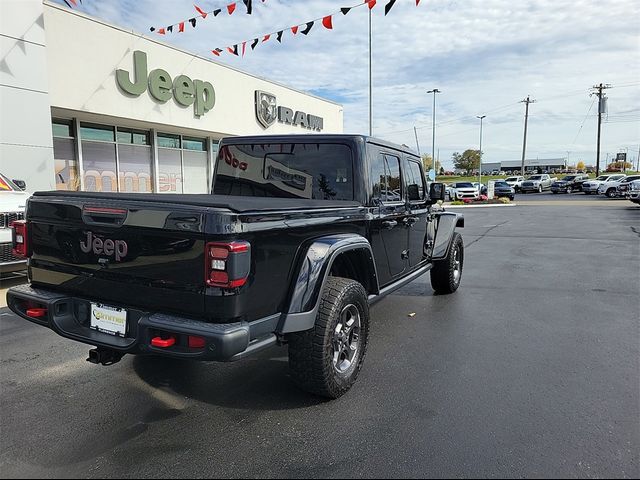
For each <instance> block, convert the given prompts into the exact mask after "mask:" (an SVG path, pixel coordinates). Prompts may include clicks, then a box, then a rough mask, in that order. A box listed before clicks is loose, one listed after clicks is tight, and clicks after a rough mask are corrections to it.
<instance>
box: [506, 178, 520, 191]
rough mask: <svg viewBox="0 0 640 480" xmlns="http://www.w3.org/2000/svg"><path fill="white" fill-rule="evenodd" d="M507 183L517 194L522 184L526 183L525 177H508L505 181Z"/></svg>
mask: <svg viewBox="0 0 640 480" xmlns="http://www.w3.org/2000/svg"><path fill="white" fill-rule="evenodd" d="M505 182H507V183H508V184H509V186H510V187H511V188H513V189H514V190H515V191H516V192H517V191H519V190H520V187H521V186H522V182H524V177H508V178H506V179H505Z"/></svg>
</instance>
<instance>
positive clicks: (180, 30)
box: [178, 22, 184, 32]
mask: <svg viewBox="0 0 640 480" xmlns="http://www.w3.org/2000/svg"><path fill="white" fill-rule="evenodd" d="M178 31H179V32H184V22H180V23H179V24H178Z"/></svg>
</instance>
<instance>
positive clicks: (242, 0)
mask: <svg viewBox="0 0 640 480" xmlns="http://www.w3.org/2000/svg"><path fill="white" fill-rule="evenodd" d="M70 1H72V2H73V1H74V0H70ZM266 1H267V0H261V2H262V3H264V2H266ZM238 4H241V5H244V6H245V7H246V8H247V14H248V15H251V14H252V13H253V4H252V0H239V1H237V2H231V3H229V4H227V5H226V6H225V7H224V10H226V11H227V12H228V13H229V15H232V14H233V12H234V11H235V9H236V7H237V5H238ZM193 7H194V8H195V9H196V12H198V15H197V16H198V17H202V18H203V19H204V18H207V15H211V14H213V16H214V17H217V16H218V15H219V14H220V12H222V10H223V8H216V9H214V10H211V11H210V12H205V11H204V10H203V9H202V8H200V7H199V6H198V5H195V4H194V5H193ZM186 22H189V23H191V25H192V26H193V27H194V28H195V26H196V19H195V18H189V19H184V20H181V21H179V22H176V23H174V24H172V25H168V26H164V27H160V28H158V27H150V28H149V30H150V31H151V32H158V33H160V34H161V35H163V34H164V33H163V32H166V31H169V32H170V31H172V30H173V27H176V26H179V25H181V24H184V23H186ZM161 30H162V32H161ZM179 31H180V32H182V31H184V30H179Z"/></svg>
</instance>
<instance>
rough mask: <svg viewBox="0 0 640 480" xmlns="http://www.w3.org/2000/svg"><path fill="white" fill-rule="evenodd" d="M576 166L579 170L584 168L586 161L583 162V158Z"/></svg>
mask: <svg viewBox="0 0 640 480" xmlns="http://www.w3.org/2000/svg"><path fill="white" fill-rule="evenodd" d="M576 168H577V169H578V170H584V162H583V161H582V160H580V161H579V162H578V165H577V166H576Z"/></svg>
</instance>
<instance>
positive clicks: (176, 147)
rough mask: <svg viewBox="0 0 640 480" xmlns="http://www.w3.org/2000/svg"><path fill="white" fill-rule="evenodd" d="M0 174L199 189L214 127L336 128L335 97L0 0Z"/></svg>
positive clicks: (75, 185)
mask: <svg viewBox="0 0 640 480" xmlns="http://www.w3.org/2000/svg"><path fill="white" fill-rule="evenodd" d="M0 9H1V11H0V59H1V60H0V172H2V173H4V174H5V175H6V176H8V177H9V178H16V179H22V180H25V181H26V182H27V188H28V190H30V191H36V190H51V189H61V190H88V191H121V192H160V193H163V192H166V193H172V192H173V193H205V192H207V191H208V187H209V184H210V181H211V177H212V174H213V162H214V160H215V155H216V153H217V143H218V142H219V140H220V139H221V138H222V137H225V136H235V135H261V134H278V133H300V134H302V133H342V130H343V109H342V106H340V105H339V104H336V103H333V102H331V101H328V100H324V99H321V98H318V97H316V96H313V95H310V94H307V93H304V92H300V91H296V90H294V89H291V88H288V87H286V86H283V85H280V84H278V83H275V82H272V81H269V80H266V79H263V78H259V77H256V76H253V75H250V74H247V73H243V72H240V71H238V70H236V69H233V68H230V67H228V66H225V65H222V64H219V63H216V62H215V61H212V60H209V59H206V58H202V57H199V56H194V55H193V54H191V53H188V52H185V51H183V50H180V49H177V48H175V47H172V46H169V45H167V44H163V43H160V42H158V41H156V40H154V39H150V38H147V37H145V36H143V35H141V34H137V33H135V32H130V31H126V30H123V29H121V28H119V27H116V26H113V25H109V24H107V23H104V22H102V21H100V20H97V19H95V18H92V17H89V16H87V15H84V14H82V13H79V12H77V11H73V10H70V9H67V8H65V7H63V6H61V5H58V4H55V3H49V2H46V1H45V2H44V3H43V2H42V1H39V0H5V1H4V2H2V3H1V4H0Z"/></svg>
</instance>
